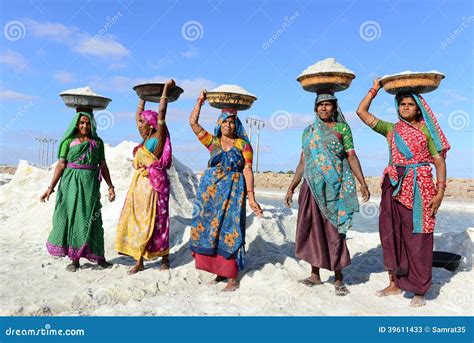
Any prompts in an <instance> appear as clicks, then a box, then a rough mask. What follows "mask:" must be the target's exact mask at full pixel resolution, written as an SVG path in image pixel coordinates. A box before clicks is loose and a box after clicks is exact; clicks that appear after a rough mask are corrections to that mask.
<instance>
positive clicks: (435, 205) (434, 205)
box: [428, 194, 443, 217]
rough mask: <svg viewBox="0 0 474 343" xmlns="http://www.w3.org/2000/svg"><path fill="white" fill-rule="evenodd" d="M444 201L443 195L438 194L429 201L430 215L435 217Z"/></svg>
mask: <svg viewBox="0 0 474 343" xmlns="http://www.w3.org/2000/svg"><path fill="white" fill-rule="evenodd" d="M441 202H443V195H442V194H437V195H436V196H435V197H434V198H433V199H431V201H430V202H429V203H428V208H430V216H432V217H434V216H435V215H436V213H438V209H439V207H440V206H441Z"/></svg>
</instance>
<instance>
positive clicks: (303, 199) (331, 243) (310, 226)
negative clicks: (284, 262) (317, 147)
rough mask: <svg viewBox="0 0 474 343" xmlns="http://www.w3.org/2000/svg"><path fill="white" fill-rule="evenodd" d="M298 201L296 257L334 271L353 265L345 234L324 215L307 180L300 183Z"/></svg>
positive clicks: (314, 265) (312, 264)
mask: <svg viewBox="0 0 474 343" xmlns="http://www.w3.org/2000/svg"><path fill="white" fill-rule="evenodd" d="M298 204H299V209H298V219H297V224H296V242H295V243H296V256H297V257H298V258H300V259H302V260H304V261H306V262H308V263H309V264H311V266H313V267H318V268H324V269H328V270H332V271H336V270H342V269H343V268H344V267H347V266H348V265H349V264H351V256H350V254H349V249H347V244H346V236H345V235H342V234H340V233H339V232H338V231H337V228H336V227H335V226H334V225H333V224H332V223H331V222H330V221H329V220H327V219H326V218H325V217H324V216H323V214H322V213H321V211H320V210H319V207H318V204H317V203H316V200H315V199H314V197H313V194H312V193H311V190H310V189H309V186H308V184H307V183H306V181H304V182H303V185H302V186H301V190H300V194H299V197H298Z"/></svg>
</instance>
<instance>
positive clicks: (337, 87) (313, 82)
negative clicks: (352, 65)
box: [296, 72, 355, 93]
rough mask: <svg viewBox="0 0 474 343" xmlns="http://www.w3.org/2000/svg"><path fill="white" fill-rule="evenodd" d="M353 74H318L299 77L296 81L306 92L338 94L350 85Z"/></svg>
mask: <svg viewBox="0 0 474 343" xmlns="http://www.w3.org/2000/svg"><path fill="white" fill-rule="evenodd" d="M354 78H355V75H354V74H351V73H343V72H320V73H315V74H306V75H300V76H299V77H298V78H297V79H296V80H297V81H298V82H299V83H300V84H301V87H303V89H304V90H305V91H307V92H312V93H322V92H325V91H327V92H340V91H343V90H345V89H347V88H349V86H350V85H351V82H352V80H353V79H354Z"/></svg>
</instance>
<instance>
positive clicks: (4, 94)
mask: <svg viewBox="0 0 474 343" xmlns="http://www.w3.org/2000/svg"><path fill="white" fill-rule="evenodd" d="M36 98H37V96H35V95H29V94H24V93H19V92H15V91H12V90H8V89H3V90H0V99H2V100H12V101H30V100H34V99H36Z"/></svg>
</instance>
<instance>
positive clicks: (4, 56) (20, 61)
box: [0, 50, 29, 72]
mask: <svg viewBox="0 0 474 343" xmlns="http://www.w3.org/2000/svg"><path fill="white" fill-rule="evenodd" d="M0 63H2V64H5V65H8V66H10V67H12V68H13V69H14V70H15V71H17V72H21V71H26V70H28V69H29V63H28V61H27V60H26V58H25V57H24V56H23V55H22V54H20V53H18V52H16V51H13V50H7V51H5V52H2V53H1V54H0Z"/></svg>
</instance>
